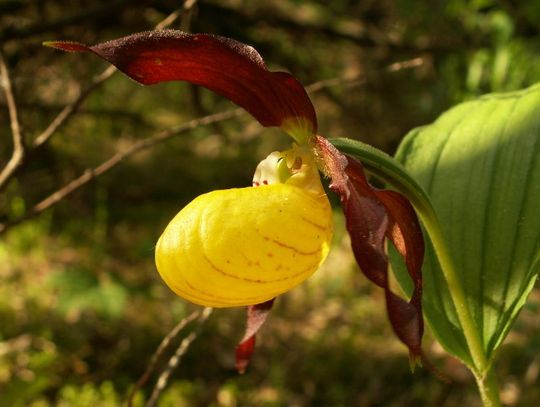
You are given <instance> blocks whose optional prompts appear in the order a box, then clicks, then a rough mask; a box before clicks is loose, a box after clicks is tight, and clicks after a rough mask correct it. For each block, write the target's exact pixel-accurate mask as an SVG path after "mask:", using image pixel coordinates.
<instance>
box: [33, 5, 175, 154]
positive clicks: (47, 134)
mask: <svg viewBox="0 0 540 407" xmlns="http://www.w3.org/2000/svg"><path fill="white" fill-rule="evenodd" d="M184 10H185V7H183V8H182V9H178V10H175V11H174V12H172V13H171V14H169V15H168V16H167V17H165V18H164V19H163V20H162V21H160V22H159V23H158V24H156V26H155V27H154V28H155V29H156V30H163V29H165V28H167V27H170V25H171V24H174V22H175V21H176V20H177V19H178V18H179V17H180V16H181V15H182V13H183V12H184ZM116 71H117V70H116V68H115V67H114V66H112V65H111V66H109V67H108V68H107V69H105V70H104V71H103V72H102V73H101V74H99V75H98V76H96V77H95V78H94V79H93V80H92V82H91V83H90V85H88V86H87V87H86V88H85V89H83V90H82V91H81V93H80V94H79V95H78V96H77V97H76V98H75V100H74V101H73V102H71V103H70V104H68V105H66V107H64V109H63V110H62V111H61V112H60V113H59V114H58V115H57V116H56V117H55V118H54V120H53V121H52V122H51V123H50V124H49V126H47V128H46V129H45V130H43V132H41V134H39V135H38V136H37V137H36V138H35V140H34V142H33V143H32V147H33V148H38V147H40V146H42V145H43V144H45V143H46V142H47V141H49V139H50V138H51V137H52V136H53V135H54V134H55V133H56V132H57V131H58V129H59V128H60V127H61V126H62V125H64V124H65V123H66V122H67V121H68V120H69V119H70V118H71V117H72V116H73V114H74V113H76V112H77V110H78V109H79V107H80V106H81V105H82V103H83V102H84V101H85V100H86V99H87V98H88V96H90V95H91V94H92V92H93V91H94V90H96V89H97V88H98V87H100V86H101V85H102V84H103V83H104V82H105V81H106V80H107V79H109V78H110V77H111V76H112V75H113V74H114V73H115V72H116Z"/></svg>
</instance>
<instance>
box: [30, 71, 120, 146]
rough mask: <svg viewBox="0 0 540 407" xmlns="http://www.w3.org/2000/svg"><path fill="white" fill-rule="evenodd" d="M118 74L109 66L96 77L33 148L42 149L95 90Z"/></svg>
mask: <svg viewBox="0 0 540 407" xmlns="http://www.w3.org/2000/svg"><path fill="white" fill-rule="evenodd" d="M115 72H116V67H114V66H113V65H111V66H109V67H108V68H107V69H105V70H104V71H103V72H102V73H101V74H99V75H98V76H96V77H95V78H94V79H93V80H92V82H91V83H90V85H88V86H87V87H86V88H85V89H83V90H82V91H81V93H79V96H77V98H76V99H75V100H74V101H73V102H71V103H70V104H68V105H66V107H64V108H63V109H62V111H61V112H60V113H59V114H58V116H56V117H55V118H54V120H53V121H52V122H51V124H49V125H48V126H47V128H46V129H45V130H43V131H42V132H41V134H39V136H37V137H36V138H35V139H34V142H33V143H32V147H33V148H38V147H41V146H42V145H43V144H45V143H46V142H47V141H49V139H50V138H51V137H52V136H53V135H54V134H55V133H56V132H57V131H58V129H59V128H60V127H61V126H62V125H63V124H65V123H66V122H67V121H68V119H70V118H71V116H73V114H75V113H76V112H77V110H78V109H79V107H80V106H81V105H82V103H83V102H84V101H85V100H86V98H88V96H90V95H91V94H92V92H93V91H94V90H96V89H97V88H99V87H100V86H101V85H102V84H103V83H104V82H105V81H106V80H107V79H109V78H110V77H111V76H112V75H113V74H114V73H115Z"/></svg>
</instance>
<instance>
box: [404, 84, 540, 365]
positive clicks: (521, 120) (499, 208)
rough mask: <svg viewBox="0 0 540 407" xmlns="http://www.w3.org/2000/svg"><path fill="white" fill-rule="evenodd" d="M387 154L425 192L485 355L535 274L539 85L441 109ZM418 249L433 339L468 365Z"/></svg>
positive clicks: (539, 217)
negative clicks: (393, 154) (394, 156)
mask: <svg viewBox="0 0 540 407" xmlns="http://www.w3.org/2000/svg"><path fill="white" fill-rule="evenodd" d="M397 158H398V160H400V161H401V162H402V163H403V164H404V166H405V167H406V169H407V170H408V171H409V172H410V173H411V174H412V175H413V176H415V177H416V179H417V181H418V182H419V183H420V184H421V185H422V186H423V187H424V189H425V190H426V191H427V193H428V194H429V195H430V197H431V201H432V203H433V205H434V207H435V210H436V212H437V214H438V216H439V218H440V221H441V224H442V228H443V232H444V234H445V237H446V240H447V243H448V245H449V249H450V251H451V254H452V256H453V260H454V263H455V265H456V268H457V273H458V275H459V278H460V282H461V284H462V286H463V289H464V291H465V295H466V298H467V305H468V307H469V308H470V310H471V312H472V317H473V319H474V321H475V323H476V326H477V328H478V333H479V337H480V338H481V340H482V344H483V346H484V349H485V352H486V355H487V357H488V359H490V358H492V356H493V355H494V353H495V351H496V350H497V348H498V347H499V346H500V344H501V342H502V341H503V339H504V338H505V336H506V334H507V333H508V331H509V329H510V328H511V326H512V323H513V322H514V320H515V318H516V316H517V315H518V312H519V310H520V309H521V307H522V306H523V304H524V302H525V300H526V298H527V295H528V293H529V292H530V290H531V289H532V287H533V285H534V282H535V281H536V278H537V275H538V272H539V271H540V85H536V86H534V87H531V88H529V89H526V90H523V91H520V92H514V93H506V94H493V95H487V96H484V97H482V98H480V99H477V100H474V101H470V102H466V103H463V104H461V105H459V106H457V107H455V108H453V109H451V110H449V111H448V112H446V113H445V114H443V115H442V116H441V117H440V118H439V119H438V120H437V121H436V122H435V123H433V124H432V125H429V126H426V127H423V128H420V129H416V130H413V131H412V132H411V133H410V134H409V135H408V136H407V137H406V139H405V140H404V141H403V143H402V144H401V146H400V148H399V151H398V153H397ZM427 249H428V250H427V252H426V261H425V265H424V276H425V281H424V293H425V297H424V310H425V314H426V317H427V319H428V321H429V323H430V325H431V327H432V329H433V331H434V333H435V335H436V336H437V338H438V340H439V341H440V342H441V344H442V345H443V346H444V347H445V348H446V349H447V350H448V351H449V352H451V353H453V354H454V355H456V356H458V357H460V358H461V359H463V360H464V361H466V362H468V363H469V364H470V359H469V354H468V350H467V346H466V344H465V340H464V338H463V334H462V332H461V327H460V324H459V322H458V318H457V316H456V312H455V309H454V305H453V303H452V301H451V298H450V295H449V292H448V289H447V286H446V283H445V280H444V278H443V274H442V273H441V270H440V268H439V264H438V263H437V259H436V257H435V255H434V253H433V249H432V248H431V247H429V246H428V248H427ZM395 266H396V268H398V269H399V267H398V266H397V264H395ZM400 275H401V276H403V273H398V276H400Z"/></svg>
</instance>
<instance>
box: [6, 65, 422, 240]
mask: <svg viewBox="0 0 540 407" xmlns="http://www.w3.org/2000/svg"><path fill="white" fill-rule="evenodd" d="M413 61H416V62H413ZM420 61H422V60H421V59H419V58H415V59H412V60H407V61H402V62H398V63H394V64H391V65H389V66H388V67H386V68H385V70H386V71H388V72H396V71H399V70H402V69H408V68H413V67H417V66H419V65H421V64H420ZM363 83H365V78H364V77H355V78H333V79H328V80H322V81H319V82H315V83H313V84H311V85H309V86H307V87H306V89H307V90H308V91H309V92H310V93H313V92H317V91H320V90H321V89H324V88H327V87H330V86H338V85H340V86H358V85H361V84H363ZM243 113H245V111H244V110H243V109H240V108H236V109H231V110H227V111H225V112H221V113H216V114H211V115H208V116H204V117H201V118H198V119H194V120H190V121H188V122H186V123H183V124H181V125H179V126H176V127H173V128H170V129H166V130H163V131H161V132H159V133H158V134H156V135H154V136H152V137H150V138H148V139H144V140H140V141H138V142H136V143H134V144H133V145H132V146H131V147H129V148H127V149H126V150H125V151H122V152H118V153H116V154H114V155H113V156H112V157H110V158H109V159H108V160H106V161H104V162H103V163H102V164H100V165H99V166H97V167H95V168H93V169H87V170H86V171H85V172H84V173H83V174H82V175H81V176H79V177H78V178H76V179H74V180H72V181H70V182H69V183H68V184H66V185H64V186H63V187H61V188H60V189H58V190H57V191H56V192H54V193H52V194H51V195H49V196H48V197H47V198H45V199H43V200H42V201H41V202H39V203H38V204H36V205H35V206H34V207H33V208H31V209H30V210H29V211H28V212H27V213H26V214H25V215H24V216H22V217H20V218H16V219H13V220H10V221H7V222H5V223H2V224H0V234H2V233H4V232H5V231H6V230H7V229H9V228H10V227H12V226H15V225H17V224H19V223H21V222H23V221H25V220H28V219H31V218H33V217H35V216H37V215H39V214H40V213H42V212H43V211H45V210H47V209H49V208H50V207H51V206H53V205H56V204H57V203H58V202H60V201H61V200H63V199H64V198H66V197H67V196H68V195H70V194H71V193H73V192H74V191H76V190H78V189H79V188H81V187H82V186H84V185H86V184H87V183H89V182H90V181H92V180H93V179H95V178H96V177H98V176H100V175H102V174H104V173H105V172H107V171H109V170H111V169H112V168H114V167H115V166H116V165H118V164H119V163H120V162H122V161H123V160H125V159H126V158H129V157H131V156H132V155H134V154H136V153H138V152H140V151H142V150H146V149H148V148H151V147H153V146H155V145H157V144H159V143H162V142H164V141H166V140H168V139H170V138H172V137H175V136H178V135H180V134H183V133H185V132H187V131H189V130H193V129H194V128H196V127H200V126H206V125H209V124H212V123H217V122H221V121H224V120H228V119H231V118H234V117H238V116H240V115H241V114H243Z"/></svg>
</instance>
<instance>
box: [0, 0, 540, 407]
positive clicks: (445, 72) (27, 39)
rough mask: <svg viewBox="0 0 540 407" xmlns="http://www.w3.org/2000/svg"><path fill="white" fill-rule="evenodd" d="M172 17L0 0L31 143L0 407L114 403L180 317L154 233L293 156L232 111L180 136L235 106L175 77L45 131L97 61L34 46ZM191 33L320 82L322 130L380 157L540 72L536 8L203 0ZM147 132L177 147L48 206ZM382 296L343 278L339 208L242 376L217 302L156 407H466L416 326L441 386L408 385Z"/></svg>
mask: <svg viewBox="0 0 540 407" xmlns="http://www.w3.org/2000/svg"><path fill="white" fill-rule="evenodd" d="M179 8H180V9H181V8H182V1H173V0H140V1H128V0H95V1H92V2H88V1H82V0H70V1H67V0H65V1H60V0H0V47H1V51H2V53H3V55H4V59H5V61H6V65H7V67H8V69H9V72H10V76H11V80H12V85H13V89H14V93H15V98H16V102H17V105H18V108H19V116H20V122H21V124H22V128H23V131H24V133H23V134H24V140H25V144H26V145H27V146H30V147H31V146H35V148H32V149H31V151H30V152H29V153H28V154H27V155H26V156H25V158H24V160H23V163H22V165H21V166H20V168H18V170H17V171H16V173H15V176H14V177H13V178H12V179H11V181H10V182H9V183H7V185H5V188H4V189H3V191H2V193H1V195H0V223H1V225H0V231H1V237H0V238H1V240H0V406H23V405H29V406H34V407H37V406H40V407H41V406H53V405H54V406H116V405H121V404H123V403H124V402H125V400H126V398H127V396H128V394H129V391H130V389H131V388H132V387H133V385H134V383H135V382H136V381H137V380H138V378H139V377H140V376H141V375H142V374H143V372H144V370H145V368H146V367H147V366H148V363H149V360H150V358H151V355H152V354H153V352H154V351H155V349H156V347H157V345H158V344H159V343H160V341H161V339H162V338H163V337H164V336H165V335H166V334H167V333H168V332H169V331H170V330H171V329H172V328H173V327H174V326H175V324H176V323H177V322H178V321H180V320H181V319H182V318H183V317H185V316H186V315H188V314H189V313H190V312H192V311H193V310H195V309H197V307H195V306H192V305H190V304H188V303H186V302H185V301H183V300H181V299H179V298H177V297H175V296H174V295H173V294H172V293H171V292H170V291H169V290H168V288H167V287H166V286H165V285H164V284H163V282H162V281H161V280H160V278H159V276H158V274H157V272H156V270H155V267H154V264H153V247H154V244H155V242H156V240H157V238H158V237H159V235H160V233H161V231H162V229H163V228H164V226H165V225H166V224H167V222H168V221H169V220H170V219H171V218H172V216H173V215H174V214H175V213H176V212H177V211H178V210H179V209H180V208H181V207H182V206H183V205H185V204H186V203H187V202H189V201H190V200H191V199H193V198H194V197H195V196H196V195H198V194H200V193H204V192H207V191H210V190H213V189H218V188H229V187H235V186H247V185H250V184H251V176H252V173H253V171H254V168H255V166H256V163H257V162H258V161H260V160H261V159H262V158H264V157H265V156H266V155H267V154H268V153H269V152H271V151H273V150H276V149H285V148H287V147H288V145H289V144H290V139H288V138H287V137H286V136H285V135H284V134H283V133H281V132H280V131H277V130H274V129H263V128H262V127H261V126H260V125H259V124H258V123H257V122H255V120H253V119H252V118H251V117H249V116H248V115H247V114H244V115H240V116H237V117H234V118H231V119H227V120H221V121H217V122H215V123H213V124H210V125H199V126H195V127H194V128H193V129H188V130H186V131H183V132H181V131H178V126H182V124H183V123H186V122H188V121H190V120H192V119H196V118H199V117H203V116H206V115H209V114H212V113H216V112H222V111H226V110H229V109H231V108H233V106H232V105H231V104H230V103H229V102H227V101H226V100H224V99H223V98H221V97H219V96H216V95H214V94H212V93H210V92H208V91H206V90H202V89H199V88H195V87H193V86H190V85H187V84H183V83H166V84H161V85H158V86H154V87H149V88H144V87H141V86H139V85H137V84H135V83H134V82H132V81H131V80H129V79H127V78H126V77H124V76H123V75H121V74H115V75H113V76H112V77H111V78H110V79H108V80H107V81H104V82H103V83H102V84H101V85H99V86H96V87H95V89H93V91H92V92H91V94H89V96H88V97H87V98H86V100H85V101H84V103H82V105H81V106H80V109H79V110H78V112H77V113H76V114H74V115H73V116H71V117H70V118H69V120H66V122H65V123H64V125H62V126H60V127H59V128H58V129H54V130H55V131H54V132H52V134H50V138H46V139H45V138H44V137H43V131H44V130H45V129H46V128H47V127H48V126H49V125H50V123H51V122H52V120H53V119H54V118H55V117H56V116H57V115H58V114H59V113H60V112H61V111H62V109H63V108H64V106H66V105H69V104H70V103H71V102H73V101H74V100H76V99H77V97H78V95H79V94H80V92H84V91H85V89H86V88H87V87H88V86H90V85H91V83H92V81H93V80H94V78H95V77H96V76H97V75H99V74H100V73H101V72H103V70H104V69H106V64H105V63H103V62H102V61H100V60H99V59H98V58H95V57H93V56H91V55H74V54H65V53H61V52H58V51H55V50H52V49H49V48H45V47H43V46H42V45H41V43H42V41H45V40H53V39H63V40H74V41H80V42H84V43H87V44H93V43H97V42H102V41H105V40H109V39H113V38H117V37H121V36H124V35H128V34H131V33H134V32H138V31H143V30H149V29H152V28H153V27H154V26H155V25H156V24H158V23H159V22H160V21H161V20H163V19H164V18H166V17H167V15H169V14H170V13H172V12H173V11H175V10H176V9H179ZM187 20H188V18H184V19H183V20H182V21H183V24H186V23H187ZM190 20H191V30H192V31H193V32H208V33H213V34H218V35H223V36H229V37H233V38H235V39H237V40H239V41H242V42H245V43H248V44H251V45H253V46H254V47H255V48H256V49H257V50H258V51H259V52H260V53H261V54H262V55H263V57H264V58H265V60H266V62H267V64H268V66H269V67H270V68H271V69H272V70H277V69H280V70H287V71H289V72H292V73H293V74H294V75H295V76H296V77H298V78H299V80H300V81H301V82H302V83H303V84H304V85H309V84H314V83H316V85H315V86H314V87H312V90H313V93H312V94H311V95H312V99H313V101H314V104H315V106H316V108H317V111H318V115H319V121H320V133H321V134H323V135H325V136H327V137H350V138H356V139H359V140H362V141H364V142H367V143H370V144H373V145H375V146H376V147H379V148H382V149H383V150H385V151H387V152H389V153H392V152H393V151H394V150H395V148H396V146H397V145H398V143H399V142H400V140H401V139H402V137H403V136H404V135H405V134H406V133H407V132H408V131H409V130H410V129H412V128H414V127H416V126H419V125H422V124H426V123H429V122H431V121H433V120H434V119H435V118H436V117H437V116H438V115H439V114H440V113H441V112H443V111H444V110H445V109H447V108H449V107H450V106H452V105H454V104H456V103H458V102H461V101H463V100H466V99H470V98H473V97H475V96H477V95H480V94H483V93H487V92H494V91H506V90H512V89H519V88H523V87H526V86H528V85H530V84H532V83H535V82H538V81H540V2H538V0H520V1H517V0H501V1H494V0H473V1H466V0H449V1H442V0H434V1H427V0H426V1H420V0H361V1H358V0H356V1H352V0H330V1H326V0H304V1H300V0H265V1H248V0H201V1H199V2H198V3H197V4H196V5H195V6H194V8H193V9H192V10H191V14H190ZM180 21H181V20H177V21H175V22H173V23H172V25H171V28H181V23H180ZM403 61H408V62H405V63H403ZM396 63H397V64H396ZM320 81H323V82H320ZM7 103H8V102H7V100H6V98H5V97H4V94H2V95H0V135H1V137H0V161H1V162H2V167H3V166H4V165H5V163H7V162H8V160H9V159H10V156H11V154H12V151H13V145H12V139H11V135H10V134H11V132H10V120H9V115H8V109H7ZM171 129H172V130H171ZM164 130H165V131H169V132H170V133H171V134H173V133H174V134H178V137H176V136H175V137H171V138H170V139H168V140H167V141H165V142H162V143H157V144H156V145H154V146H153V147H151V148H147V149H144V150H143V151H140V152H139V153H138V154H134V155H132V156H130V157H128V158H126V159H125V160H122V161H121V162H119V163H118V165H116V166H114V168H112V169H111V170H110V171H107V172H105V173H104V174H102V175H100V176H97V177H95V179H94V180H93V181H92V182H88V183H86V184H85V185H82V186H81V187H80V188H76V189H75V190H74V191H73V193H71V194H69V195H67V196H66V197H65V198H63V199H60V200H59V201H58V202H56V201H54V196H55V195H52V197H53V200H52V201H45V203H44V201H43V200H44V199H47V198H48V197H50V196H51V194H54V193H55V191H58V190H60V189H61V188H62V187H63V186H65V185H66V184H68V183H69V182H70V181H72V180H74V179H76V178H77V177H80V176H81V175H83V174H86V175H85V176H83V180H84V179H86V178H88V179H90V178H91V173H90V172H88V170H89V169H92V168H96V167H97V166H99V165H100V164H101V163H103V162H104V161H106V160H107V159H109V158H110V157H111V156H113V155H114V154H115V153H117V152H123V151H127V150H129V149H130V147H131V146H133V145H135V143H138V142H140V141H142V140H146V139H149V138H150V137H153V136H155V135H157V134H160V132H162V131H164ZM40 135H41V137H42V138H41V139H40V138H39V137H40ZM84 177H86V178H84ZM88 179H86V180H88ZM334 201H335V203H337V201H336V200H335V199H334ZM51 203H52V205H51V206H50V207H48V208H47V209H46V210H43V209H44V207H47V205H45V204H51ZM40 205H41V206H40ZM38 213H39V216H33V215H36V214H38ZM383 300H384V299H383V296H382V292H381V290H379V289H377V288H374V287H372V286H371V285H370V284H368V283H367V282H366V281H365V279H364V277H363V276H362V275H361V273H360V272H359V271H358V269H357V267H356V266H355V264H354V262H353V259H352V256H351V253H350V251H349V242H348V240H347V237H346V236H345V234H344V231H343V221H342V219H341V217H340V215H339V213H338V212H337V211H336V236H335V240H334V248H333V250H332V252H331V255H330V257H329V259H328V260H327V262H326V264H325V266H324V267H323V268H322V269H321V270H320V271H319V272H318V273H316V275H314V276H313V277H312V278H311V279H310V280H309V281H308V282H306V283H304V284H303V285H302V286H301V287H299V288H297V289H295V290H293V291H292V292H290V293H288V294H287V295H284V296H282V297H280V298H279V299H278V301H277V303H276V305H275V308H274V312H273V313H272V314H271V315H270V317H269V320H268V321H267V324H266V326H265V327H264V328H263V330H262V331H261V333H260V334H259V337H258V339H259V341H258V345H257V350H256V353H255V357H254V360H253V363H252V365H251V366H250V367H249V369H248V372H247V374H245V375H243V376H239V375H238V374H236V372H235V370H234V347H235V345H236V343H237V342H238V341H239V340H240V338H241V336H242V334H243V328H244V322H245V316H244V314H245V312H244V310H243V309H228V310H215V311H214V312H213V314H212V315H211V317H210V318H209V320H208V322H207V324H206V325H205V326H204V328H203V329H202V331H201V332H200V335H199V337H198V338H197V340H196V341H195V342H194V343H193V345H192V347H191V348H190V349H189V351H188V352H187V354H186V356H185V357H184V358H183V360H182V361H181V364H180V367H179V368H178V369H177V370H176V371H175V372H174V373H173V375H172V377H171V379H170V382H169V386H168V387H167V388H166V389H165V391H164V393H163V395H162V397H161V399H160V402H159V405H163V406H207V405H212V406H459V405H464V406H475V405H479V399H478V396H477V394H476V389H475V384H474V381H473V378H472V377H471V376H470V374H469V373H468V372H467V371H466V369H465V368H464V367H462V366H461V365H460V364H459V363H458V362H457V361H455V360H453V359H452V358H450V357H449V356H447V355H445V353H444V351H443V350H442V349H441V348H440V347H439V346H438V345H437V344H436V343H435V342H434V341H433V339H431V336H430V334H429V332H428V334H427V337H426V340H425V348H426V353H427V354H428V357H429V358H430V359H431V360H432V361H433V362H434V363H435V364H436V365H437V366H438V367H439V368H440V369H441V370H442V371H443V372H444V374H445V375H447V376H448V377H449V378H450V379H451V382H449V383H446V382H443V381H441V380H439V379H438V378H437V377H436V376H434V375H433V374H432V373H430V372H429V371H428V370H427V369H418V370H417V371H416V372H415V373H414V374H411V372H410V370H409V365H408V360H407V353H406V349H405V347H404V346H403V345H402V344H401V343H400V342H399V341H398V340H397V339H396V338H395V337H394V335H393V334H392V332H391V329H390V326H389V323H388V321H387V319H386V312H385V309H384V301H383ZM539 308H540V291H539V290H538V289H536V290H534V291H533V294H532V295H531V298H530V300H529V303H528V305H527V306H526V307H525V309H524V310H523V311H522V313H521V316H520V319H519V320H518V322H517V324H516V328H515V329H514V331H513V332H512V334H511V335H510V336H509V338H508V339H507V341H506V346H505V347H503V350H502V352H501V355H500V360H499V363H498V366H497V371H498V373H499V375H500V378H501V388H502V389H503V390H502V392H503V400H504V401H505V403H506V404H507V405H512V406H514V405H515V406H518V405H519V406H533V405H540V386H539V379H538V376H539V370H540V356H539V351H540V314H539V312H538V310H539ZM190 329H191V328H189V329H188V331H187V332H190ZM187 332H186V333H187ZM184 335H185V334H184ZM178 341H179V339H177V340H176V341H175V343H174V344H175V345H176V344H177V343H178ZM163 368H164V364H161V365H160V366H159V369H163ZM156 379H157V374H154V375H153V376H152V379H151V381H150V382H149V383H148V384H146V385H145V386H143V388H142V390H141V391H139V393H138V395H137V397H136V399H135V402H136V404H137V405H142V403H143V397H144V398H147V397H148V396H149V394H150V392H151V390H152V387H153V385H154V382H155V380H156Z"/></svg>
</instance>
